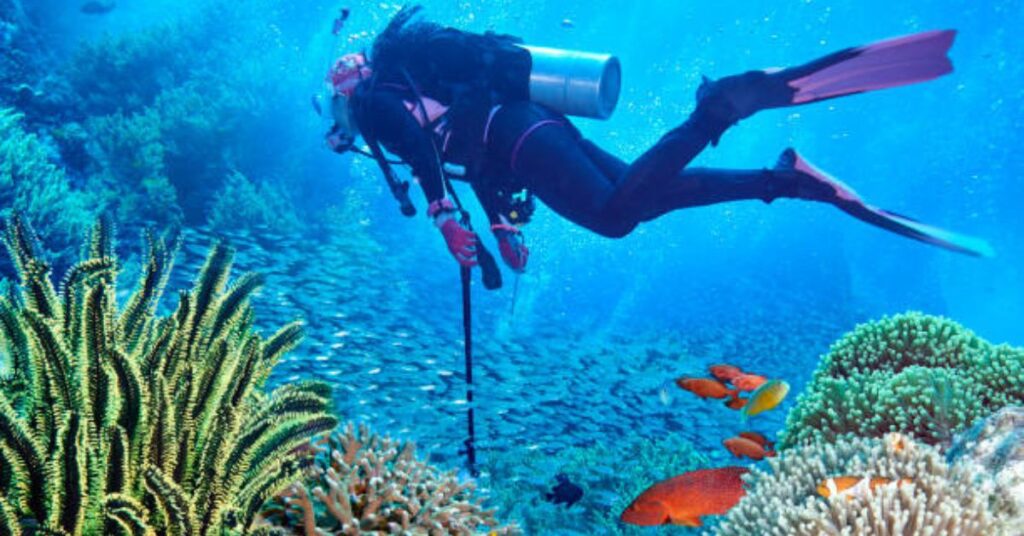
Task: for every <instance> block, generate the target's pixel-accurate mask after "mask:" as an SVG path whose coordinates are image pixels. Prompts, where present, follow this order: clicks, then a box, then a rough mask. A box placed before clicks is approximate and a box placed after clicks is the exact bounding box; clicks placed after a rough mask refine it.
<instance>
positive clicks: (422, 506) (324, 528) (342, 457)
mask: <svg viewBox="0 0 1024 536" xmlns="http://www.w3.org/2000/svg"><path fill="white" fill-rule="evenodd" d="M316 449H317V450H318V451H319V455H318V456H317V462H316V464H315V465H314V466H313V467H311V468H310V478H309V479H308V481H307V483H296V484H294V485H293V486H292V487H291V488H290V490H289V491H288V492H286V493H285V494H283V495H282V497H280V498H279V499H278V501H277V503H276V504H275V505H272V506H271V508H270V509H269V510H268V511H267V512H266V516H267V519H268V520H269V521H270V522H271V523H273V524H277V525H278V526H277V531H278V532H281V531H282V530H283V529H284V528H285V527H290V528H293V529H294V533H295V534H305V535H307V536H318V535H329V534H338V535H362V534H429V535H446V534H460V535H470V534H477V533H480V532H488V533H489V534H502V535H506V534H517V533H518V530H517V529H516V528H515V527H514V526H508V527H499V526H498V522H497V521H496V520H495V519H494V512H493V511H491V510H485V509H484V508H483V507H482V505H481V503H482V500H481V499H474V497H473V491H474V488H475V484H474V483H472V482H460V481H459V479H458V478H457V477H456V475H455V474H454V473H453V472H452V473H443V472H441V471H440V470H439V469H437V468H436V467H434V466H432V465H430V464H428V463H425V462H423V461H421V460H418V459H417V458H416V455H415V447H414V446H413V444H412V443H405V444H402V443H400V442H398V441H394V440H391V439H388V438H382V437H380V436H378V435H376V434H371V433H370V431H369V430H368V429H367V428H366V427H365V426H360V427H359V429H358V430H356V429H355V428H354V427H353V426H352V425H351V424H350V425H349V426H348V427H347V428H346V429H345V431H344V432H343V433H337V434H334V435H332V436H331V437H329V438H327V439H325V440H323V441H320V442H318V444H317V445H316ZM310 485H311V486H313V487H312V490H310V488H309V486H310ZM328 527H330V528H328Z"/></svg>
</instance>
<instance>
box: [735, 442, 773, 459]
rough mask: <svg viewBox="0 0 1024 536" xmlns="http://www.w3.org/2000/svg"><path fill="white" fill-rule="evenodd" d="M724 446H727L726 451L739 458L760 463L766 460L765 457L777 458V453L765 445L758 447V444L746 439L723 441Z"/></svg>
mask: <svg viewBox="0 0 1024 536" xmlns="http://www.w3.org/2000/svg"><path fill="white" fill-rule="evenodd" d="M722 444H723V445H725V448H726V450H728V451H729V452H731V453H732V455H733V456H736V457H737V458H743V457H747V458H750V459H751V460H758V461H760V460H763V459H765V457H772V456H775V451H773V450H768V449H765V448H764V446H763V445H758V444H757V443H756V442H754V441H751V440H750V439H747V438H745V437H730V438H729V439H726V440H725V441H722Z"/></svg>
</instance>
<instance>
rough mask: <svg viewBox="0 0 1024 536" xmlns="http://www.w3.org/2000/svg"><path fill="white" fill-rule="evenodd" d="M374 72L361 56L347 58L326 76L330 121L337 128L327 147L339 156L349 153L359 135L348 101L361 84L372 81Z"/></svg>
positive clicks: (347, 55) (330, 136) (329, 136)
mask: <svg viewBox="0 0 1024 536" xmlns="http://www.w3.org/2000/svg"><path fill="white" fill-rule="evenodd" d="M371 75H373V71H372V70H371V69H370V66H369V65H368V63H367V61H366V56H364V55H363V54H362V53H354V54H346V55H344V56H342V57H341V58H339V59H338V60H337V61H335V62H334V65H333V66H331V70H330V71H329V72H328V73H327V85H328V87H329V88H330V93H331V105H330V110H331V119H333V120H334V124H333V125H332V126H331V130H330V131H329V132H328V133H327V144H328V146H329V147H330V148H331V149H332V150H334V151H335V152H338V153H343V152H345V151H347V150H349V149H350V148H351V147H352V146H353V145H354V144H355V141H356V136H358V135H359V131H358V128H357V125H356V124H355V121H354V120H353V119H352V115H351V112H350V110H349V106H348V101H349V98H350V97H352V94H353V93H355V90H356V86H358V85H359V83H360V82H362V81H363V80H366V79H368V78H370V76H371Z"/></svg>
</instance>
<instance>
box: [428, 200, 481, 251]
mask: <svg viewBox="0 0 1024 536" xmlns="http://www.w3.org/2000/svg"><path fill="white" fill-rule="evenodd" d="M427 215H429V216H430V217H432V218H434V225H436V226H437V228H438V229H440V230H441V236H444V241H445V242H446V243H447V244H448V251H450V252H451V253H452V256H453V257H455V260H456V261H458V263H459V264H460V265H462V266H464V267H467V268H468V267H472V266H476V243H477V236H476V233H474V232H473V231H470V230H469V229H467V228H466V227H465V226H464V225H462V223H460V222H459V220H458V218H457V216H458V213H457V212H456V210H455V205H453V204H452V202H451V201H450V200H448V199H441V200H439V201H434V202H433V203H431V204H430V206H429V207H428V208H427Z"/></svg>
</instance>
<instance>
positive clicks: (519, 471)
mask: <svg viewBox="0 0 1024 536" xmlns="http://www.w3.org/2000/svg"><path fill="white" fill-rule="evenodd" d="M708 465H709V462H708V459H707V458H706V457H705V456H704V455H702V454H701V453H699V452H698V451H697V450H696V449H695V448H694V446H693V444H692V443H691V442H690V441H688V440H686V439H684V438H683V437H682V436H680V435H677V434H668V435H666V436H664V437H661V438H658V439H652V438H650V437H644V436H641V435H639V434H629V435H626V436H625V437H621V438H619V439H618V440H617V441H614V442H609V443H603V442H602V443H597V444H595V445H593V446H589V447H570V448H565V449H560V450H558V451H554V452H551V451H543V450H540V449H537V450H532V449H527V448H526V447H523V446H520V447H509V448H507V449H503V450H502V451H501V452H498V451H494V452H491V453H489V454H488V459H487V460H486V462H485V464H484V466H483V469H484V471H485V477H484V478H483V479H482V482H483V483H484V484H486V485H487V488H489V491H490V493H491V502H492V504H494V505H495V506H497V507H498V508H499V509H500V511H501V512H503V515H504V516H505V517H506V518H507V519H509V520H514V521H515V522H516V523H518V524H519V525H520V526H521V527H522V528H523V531H524V532H525V533H526V534H560V535H564V536H570V535H583V534H609V535H615V534H648V535H649V534H659V533H678V530H679V529H678V527H665V528H662V529H652V528H641V527H634V526H629V525H623V524H622V523H620V522H619V514H620V513H621V512H622V511H623V510H624V509H625V508H626V507H627V506H629V503H630V502H631V501H632V500H633V499H634V498H636V496H637V495H639V494H640V493H641V492H643V491H644V490H645V489H646V488H647V487H648V486H650V485H651V484H653V483H655V482H658V481H660V480H664V479H666V478H669V477H672V476H675V475H678V474H681V473H685V472H687V471H692V470H695V469H700V468H702V467H707V466H708ZM559 473H561V474H564V475H565V476H566V477H568V479H569V480H570V481H571V482H573V483H574V484H576V485H578V486H580V487H581V488H582V489H583V497H582V498H581V499H580V500H579V502H578V503H576V504H575V505H574V506H572V507H571V508H566V506H565V505H556V504H552V503H551V502H548V501H546V500H545V499H544V495H545V493H547V492H548V491H550V490H551V487H552V486H553V485H554V484H555V475H557V474H559Z"/></svg>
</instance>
